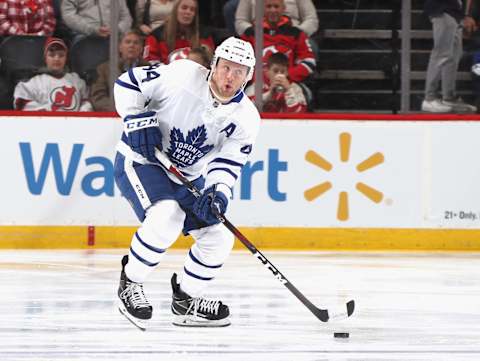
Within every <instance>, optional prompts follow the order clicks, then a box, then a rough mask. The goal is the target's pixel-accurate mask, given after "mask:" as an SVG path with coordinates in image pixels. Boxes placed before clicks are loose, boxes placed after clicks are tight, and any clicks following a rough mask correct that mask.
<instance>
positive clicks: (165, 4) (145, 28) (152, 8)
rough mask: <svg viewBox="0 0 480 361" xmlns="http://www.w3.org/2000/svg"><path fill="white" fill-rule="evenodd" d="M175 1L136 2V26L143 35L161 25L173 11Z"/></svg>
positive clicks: (145, 0) (150, 0)
mask: <svg viewBox="0 0 480 361" xmlns="http://www.w3.org/2000/svg"><path fill="white" fill-rule="evenodd" d="M174 5H175V0H138V1H137V6H136V11H135V12H136V17H137V26H138V28H139V29H140V30H141V32H142V33H143V34H144V35H150V33H151V32H152V31H153V30H155V29H156V28H158V27H159V26H161V25H163V24H164V23H165V21H166V20H167V17H168V15H170V13H171V12H172V10H173V6H174Z"/></svg>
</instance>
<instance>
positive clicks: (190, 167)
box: [114, 37, 260, 329]
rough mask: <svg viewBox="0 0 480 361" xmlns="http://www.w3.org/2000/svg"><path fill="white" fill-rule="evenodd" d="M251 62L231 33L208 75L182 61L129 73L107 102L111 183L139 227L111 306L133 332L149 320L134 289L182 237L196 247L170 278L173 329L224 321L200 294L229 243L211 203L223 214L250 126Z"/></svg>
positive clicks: (222, 308) (223, 313) (249, 51)
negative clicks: (162, 158) (163, 159)
mask: <svg viewBox="0 0 480 361" xmlns="http://www.w3.org/2000/svg"><path fill="white" fill-rule="evenodd" d="M254 65H255V57H254V53H253V48H252V46H251V45H250V44H249V43H247V42H245V41H243V40H240V39H237V38H234V37H230V38H228V39H226V40H225V41H224V42H223V43H221V44H220V45H219V46H218V47H217V49H216V50H215V53H214V57H213V59H212V64H211V70H210V71H209V70H208V69H206V68H204V67H203V66H201V65H199V64H197V63H195V62H193V61H190V60H187V59H183V60H178V61H174V62H172V63H171V64H169V65H161V66H159V65H154V66H149V67H141V68H134V69H131V70H129V71H128V72H126V73H124V74H122V75H121V76H120V77H119V79H118V80H117V81H116V84H115V87H114V97H115V104H116V108H117V112H118V113H119V114H120V116H121V117H122V118H123V120H124V132H123V135H122V139H121V141H120V142H119V144H118V147H117V150H118V152H117V156H116V159H115V180H116V183H117V185H118V187H119V189H120V190H121V192H122V194H123V196H125V197H126V198H127V200H128V201H129V202H130V204H131V206H132V207H133V209H134V211H135V213H136V214H137V216H138V218H139V219H140V220H141V221H142V224H141V226H140V227H139V229H138V230H137V232H136V233H135V235H134V236H133V238H132V242H131V247H130V251H129V254H128V255H126V256H124V257H123V259H122V271H121V276H120V286H119V289H118V297H119V298H120V300H119V309H120V312H121V313H123V314H124V315H125V316H126V317H127V318H128V319H129V320H130V321H131V322H132V323H134V324H135V325H137V326H138V327H139V328H141V329H145V327H146V322H147V320H149V319H150V318H151V317H152V306H151V304H150V303H149V301H148V300H147V297H146V296H145V294H144V291H143V283H144V282H145V280H146V279H147V277H148V275H149V274H150V273H151V272H152V271H153V270H154V268H155V267H156V266H157V265H158V264H159V263H160V262H161V259H162V256H163V255H164V253H165V251H166V250H167V249H168V248H169V247H170V246H171V245H172V244H173V243H174V242H175V240H176V239H177V237H178V235H179V234H180V232H181V231H183V233H184V234H188V233H189V234H190V235H192V237H193V239H194V240H195V243H194V245H193V246H192V247H191V249H190V251H189V252H188V255H187V257H186V260H185V264H184V268H183V271H182V274H181V280H180V283H179V282H178V281H177V275H176V274H175V273H174V274H173V276H172V279H171V284H172V289H173V299H172V305H171V310H172V312H173V314H174V321H173V323H174V324H175V325H179V326H206V327H212V326H213V327H215V326H217V327H218V326H227V325H229V324H230V322H229V320H228V316H229V309H228V307H227V306H226V305H225V304H223V303H222V302H221V301H219V300H211V299H207V298H204V297H203V296H202V295H203V294H204V290H205V289H206V287H207V286H208V285H209V284H210V283H211V281H212V280H213V279H214V278H215V276H216V275H217V274H218V272H219V271H220V270H221V267H222V264H223V263H224V262H225V260H226V258H227V256H228V255H229V253H230V251H231V249H232V246H233V240H234V239H233V235H232V234H231V233H230V232H229V231H228V230H227V229H226V228H225V227H224V226H223V224H221V223H220V222H219V220H218V219H217V217H216V216H215V213H214V211H213V207H215V209H216V210H219V211H220V212H221V213H225V211H226V210H227V206H228V203H229V199H231V196H232V186H233V185H234V183H235V180H236V179H237V178H238V176H239V174H240V170H241V168H242V166H243V165H244V164H245V162H246V161H247V158H248V156H249V154H250V152H251V151H252V146H253V143H254V141H255V138H256V135H257V132H258V129H259V124H260V116H259V114H258V111H257V110H256V108H255V106H254V105H253V103H252V102H251V101H250V100H249V99H248V97H246V96H245V95H244V92H243V89H244V87H245V84H246V83H247V82H248V81H249V80H250V79H251V78H252V75H253V70H254ZM156 148H158V149H159V150H161V151H162V152H163V153H164V154H165V155H166V156H168V158H169V159H170V160H171V161H172V162H173V163H174V164H175V165H176V166H177V167H178V168H179V169H180V170H181V171H182V172H183V173H184V175H185V176H186V177H187V178H188V179H189V180H191V181H192V182H193V183H194V184H195V185H196V186H197V187H198V188H200V189H203V195H202V196H201V197H200V198H198V199H196V198H195V197H194V196H193V195H191V194H190V193H189V191H188V190H187V189H186V188H185V187H184V186H182V185H181V184H180V182H179V181H178V180H177V179H176V178H175V177H174V176H172V175H171V174H169V173H168V171H166V170H164V169H163V168H162V167H161V166H160V164H159V163H158V161H157V160H156V158H155V154H154V153H155V149H156Z"/></svg>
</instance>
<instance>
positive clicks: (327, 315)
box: [315, 300, 355, 322]
mask: <svg viewBox="0 0 480 361" xmlns="http://www.w3.org/2000/svg"><path fill="white" fill-rule="evenodd" d="M354 310H355V301H354V300H350V301H348V302H347V303H346V305H343V306H342V307H340V308H338V307H337V309H330V310H322V309H318V311H317V312H315V316H317V318H318V319H319V320H320V321H322V322H328V321H330V320H342V319H346V318H348V317H350V316H351V315H352V314H353V311H354Z"/></svg>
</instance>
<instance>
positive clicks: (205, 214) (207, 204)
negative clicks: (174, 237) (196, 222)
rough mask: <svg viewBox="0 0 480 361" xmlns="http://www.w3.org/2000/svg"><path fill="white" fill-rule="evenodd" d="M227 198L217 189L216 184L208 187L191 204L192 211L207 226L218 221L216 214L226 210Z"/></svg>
mask: <svg viewBox="0 0 480 361" xmlns="http://www.w3.org/2000/svg"><path fill="white" fill-rule="evenodd" d="M227 206H228V198H227V196H226V195H225V194H224V193H223V192H221V191H219V190H217V185H213V186H211V187H208V188H207V189H205V190H204V191H203V194H202V195H201V196H200V197H199V198H197V199H196V201H195V203H194V204H193V213H195V215H196V216H197V217H198V218H200V219H201V220H202V221H204V222H205V223H207V224H208V225H209V226H211V225H214V224H217V223H220V220H219V219H218V218H217V214H224V213H225V212H226V211H227Z"/></svg>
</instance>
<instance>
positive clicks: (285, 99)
mask: <svg viewBox="0 0 480 361" xmlns="http://www.w3.org/2000/svg"><path fill="white" fill-rule="evenodd" d="M267 66H268V67H267V71H266V72H265V77H264V82H263V111H264V112H272V113H302V112H305V111H306V110H307V100H306V99H305V95H304V94H303V91H302V88H301V87H300V86H299V85H298V84H297V83H295V82H290V81H289V80H288V58H287V56H286V55H285V54H282V53H275V54H272V56H270V57H269V58H268V62H267ZM254 93H255V84H251V85H250V86H249V87H248V88H247V90H246V94H247V96H248V97H250V98H251V99H252V100H253V99H255V96H254Z"/></svg>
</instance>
